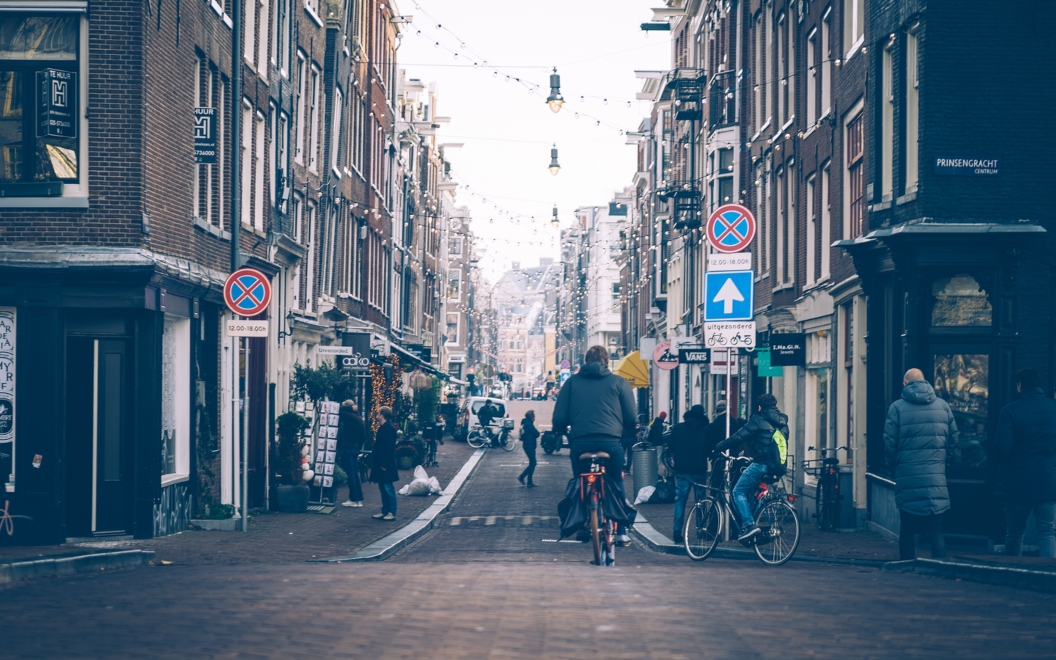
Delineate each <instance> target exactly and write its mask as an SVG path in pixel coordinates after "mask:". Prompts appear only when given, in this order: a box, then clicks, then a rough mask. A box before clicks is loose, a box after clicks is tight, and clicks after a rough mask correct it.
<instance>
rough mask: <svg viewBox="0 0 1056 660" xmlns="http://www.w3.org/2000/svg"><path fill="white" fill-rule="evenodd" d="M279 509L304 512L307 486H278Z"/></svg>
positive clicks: (305, 509)
mask: <svg viewBox="0 0 1056 660" xmlns="http://www.w3.org/2000/svg"><path fill="white" fill-rule="evenodd" d="M277 491H278V496H279V497H278V500H279V511H282V512H283V513H304V512H305V511H307V510H308V493H309V490H308V486H279V487H278V489H277Z"/></svg>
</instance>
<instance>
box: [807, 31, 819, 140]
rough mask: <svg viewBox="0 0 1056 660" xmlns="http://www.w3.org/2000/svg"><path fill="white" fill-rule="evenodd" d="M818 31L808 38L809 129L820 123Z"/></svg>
mask: <svg viewBox="0 0 1056 660" xmlns="http://www.w3.org/2000/svg"><path fill="white" fill-rule="evenodd" d="M818 75H819V71H818V31H817V30H816V29H815V30H813V31H812V32H811V33H810V36H809V37H807V127H808V128H809V127H811V126H813V125H814V124H816V123H817V122H818V98H817V94H818Z"/></svg>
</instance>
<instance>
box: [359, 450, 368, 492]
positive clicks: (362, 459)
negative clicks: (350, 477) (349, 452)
mask: <svg viewBox="0 0 1056 660" xmlns="http://www.w3.org/2000/svg"><path fill="white" fill-rule="evenodd" d="M369 481H370V451H369V450H367V449H361V450H359V483H361V484H365V483H368V482H369Z"/></svg>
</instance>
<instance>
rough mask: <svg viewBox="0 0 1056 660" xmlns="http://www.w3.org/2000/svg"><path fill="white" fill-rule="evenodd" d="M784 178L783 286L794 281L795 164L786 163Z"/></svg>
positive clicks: (791, 162)
mask: <svg viewBox="0 0 1056 660" xmlns="http://www.w3.org/2000/svg"><path fill="white" fill-rule="evenodd" d="M786 169H787V173H788V176H787V177H785V251H786V252H787V254H786V257H785V265H786V272H785V284H792V283H793V282H795V281H796V164H795V162H793V161H789V162H788V167H787V168H786Z"/></svg>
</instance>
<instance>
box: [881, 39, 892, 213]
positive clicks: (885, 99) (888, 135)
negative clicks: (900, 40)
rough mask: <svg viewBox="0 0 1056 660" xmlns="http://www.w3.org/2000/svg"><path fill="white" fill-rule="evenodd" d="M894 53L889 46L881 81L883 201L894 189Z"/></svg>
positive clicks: (884, 56)
mask: <svg viewBox="0 0 1056 660" xmlns="http://www.w3.org/2000/svg"><path fill="white" fill-rule="evenodd" d="M893 62H894V53H893V47H892V46H891V45H888V47H887V48H885V49H884V55H883V64H882V71H881V81H880V86H881V89H880V149H881V163H880V193H881V195H882V198H881V199H883V201H888V200H890V199H891V195H892V192H893V189H894V186H893V185H892V179H893V175H894V172H893V171H892V170H893V169H894V168H893V162H894V132H895V92H894V81H893V79H892V76H893V73H894V71H893V68H894V65H893Z"/></svg>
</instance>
